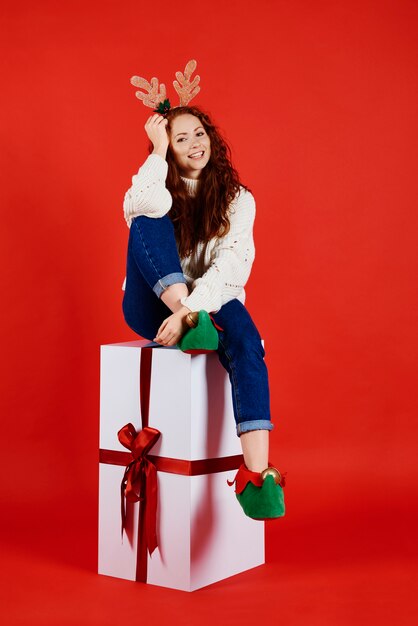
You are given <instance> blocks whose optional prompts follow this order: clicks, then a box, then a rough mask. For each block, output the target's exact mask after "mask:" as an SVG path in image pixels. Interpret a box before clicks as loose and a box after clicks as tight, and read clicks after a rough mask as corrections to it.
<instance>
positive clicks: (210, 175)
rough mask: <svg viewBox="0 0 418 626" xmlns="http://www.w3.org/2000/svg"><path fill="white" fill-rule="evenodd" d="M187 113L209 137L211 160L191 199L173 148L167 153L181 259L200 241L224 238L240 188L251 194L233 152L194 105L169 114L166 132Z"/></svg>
mask: <svg viewBox="0 0 418 626" xmlns="http://www.w3.org/2000/svg"><path fill="white" fill-rule="evenodd" d="M185 113H189V114H190V115H194V116H196V117H198V118H199V120H200V122H201V124H202V126H203V128H204V129H205V131H206V133H207V134H208V135H209V139H210V159H209V162H208V164H207V165H206V167H204V168H203V170H202V173H201V175H200V178H199V181H200V184H199V186H198V192H197V194H196V196H195V197H194V198H192V197H190V196H189V194H188V193H187V189H186V186H185V184H184V182H183V181H182V180H181V178H180V176H181V172H180V170H179V168H178V165H177V163H176V162H175V160H174V155H173V153H172V150H171V147H169V148H168V151H167V162H168V175H167V180H166V185H167V189H168V190H169V192H170V193H171V196H172V198H173V204H172V207H171V209H170V212H169V216H170V218H171V221H172V222H173V224H174V229H175V233H176V240H177V245H178V251H179V255H180V257H181V258H184V257H186V256H188V255H190V254H192V253H193V252H195V250H196V247H197V245H198V243H199V242H205V241H209V239H212V237H222V236H223V235H225V234H226V233H227V232H228V230H229V227H230V224H229V219H228V208H229V206H230V204H231V202H232V201H233V200H234V198H235V197H236V195H237V194H238V193H239V191H240V187H241V186H242V187H244V188H245V189H247V190H248V191H250V190H249V189H248V187H246V186H245V185H243V184H242V183H241V181H240V178H239V175H238V172H237V171H236V169H235V168H234V167H233V165H232V162H231V149H230V147H229V145H228V144H227V143H226V141H225V139H224V138H223V137H222V136H221V134H220V132H219V130H218V128H217V127H216V126H215V125H214V124H213V122H212V121H211V119H210V117H209V116H208V114H207V113H204V112H203V111H202V110H201V109H199V108H198V107H194V106H192V107H189V106H182V107H176V108H174V109H171V110H170V111H168V113H167V114H166V117H167V120H168V124H167V132H168V133H170V130H171V122H172V121H173V120H174V119H175V118H176V117H178V116H179V115H184V114H185ZM151 150H152V146H150V151H151Z"/></svg>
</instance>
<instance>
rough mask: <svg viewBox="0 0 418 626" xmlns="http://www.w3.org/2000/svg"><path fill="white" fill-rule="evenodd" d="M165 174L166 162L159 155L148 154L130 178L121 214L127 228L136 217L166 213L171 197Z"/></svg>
mask: <svg viewBox="0 0 418 626" xmlns="http://www.w3.org/2000/svg"><path fill="white" fill-rule="evenodd" d="M167 173H168V164H167V161H166V160H165V159H163V157H161V156H160V155H159V154H150V155H149V156H148V158H147V159H146V161H145V162H144V164H143V165H142V166H141V167H140V168H139V170H138V173H137V174H135V176H133V177H132V186H131V187H130V188H129V189H128V191H127V192H126V193H125V197H124V200H123V213H124V217H125V221H126V223H127V225H128V227H130V226H131V223H132V220H133V218H134V217H136V216H138V215H145V216H147V217H162V216H163V215H165V214H166V213H168V211H169V210H170V208H171V204H172V197H171V194H170V192H169V191H168V189H167V188H166V186H165V181H166V178H167Z"/></svg>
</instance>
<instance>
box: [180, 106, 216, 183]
mask: <svg viewBox="0 0 418 626" xmlns="http://www.w3.org/2000/svg"><path fill="white" fill-rule="evenodd" d="M170 145H171V149H172V151H173V155H174V159H175V161H176V163H177V165H178V166H179V168H180V171H181V174H182V176H184V177H185V178H199V176H200V173H201V171H202V170H203V168H204V167H205V165H207V163H208V161H209V158H210V139H209V135H208V134H207V133H206V131H205V129H204V128H203V126H202V122H201V121H200V119H199V118H198V117H196V116H195V115H191V114H190V113H184V114H183V115H179V116H178V117H176V118H174V120H173V121H172V122H171V132H170Z"/></svg>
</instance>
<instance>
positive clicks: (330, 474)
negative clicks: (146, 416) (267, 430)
mask: <svg viewBox="0 0 418 626" xmlns="http://www.w3.org/2000/svg"><path fill="white" fill-rule="evenodd" d="M417 14H418V5H417V3H416V2H414V1H406V0H386V1H385V0H382V1H379V0H376V1H371V0H367V1H365V0H363V1H360V0H355V1H348V0H347V1H345V2H344V1H333V2H332V1H326V0H318V1H315V2H312V1H307V0H306V1H302V0H301V1H299V0H297V1H294V2H289V1H288V0H287V1H267V0H260V1H258V2H246V1H245V0H243V1H241V2H237V1H235V0H233V1H231V0H230V1H229V2H223V1H222V2H221V1H219V0H215V1H214V2H212V3H181V4H180V3H175V2H170V3H168V2H164V1H162V2H159V3H155V4H151V3H141V2H138V0H136V1H135V2H134V1H131V0H129V1H128V0H125V1H124V2H110V1H104V0H103V1H102V2H100V3H99V2H88V1H84V2H65V3H63V4H58V3H56V2H49V1H48V2H42V1H39V2H36V3H34V2H16V3H15V4H14V5H13V6H12V5H11V4H10V5H9V6H7V8H3V9H2V20H1V22H2V26H3V29H4V33H3V34H2V37H1V40H2V44H1V46H2V51H1V68H2V98H1V99H2V108H3V110H4V113H3V114H2V119H1V137H2V144H3V146H2V151H1V173H2V184H1V196H2V202H1V206H2V211H3V213H2V229H1V232H2V242H1V254H2V259H1V266H2V269H3V271H4V278H3V280H2V283H3V305H2V310H1V314H2V323H1V329H2V352H3V358H2V383H3V385H4V389H3V392H2V407H1V408H2V439H3V441H2V448H1V461H2V465H3V471H2V473H1V480H2V487H1V494H2V496H1V498H2V500H1V504H2V510H1V523H2V525H4V529H3V531H2V534H1V542H2V544H3V545H2V546H1V552H2V556H3V558H4V559H5V563H4V565H3V566H2V571H1V576H2V581H1V583H0V589H1V593H2V595H3V594H4V599H3V601H2V606H3V609H2V612H3V620H4V623H7V624H8V625H9V624H10V625H14V624H25V625H26V624H31V625H32V624H42V626H48V625H50V624H51V625H56V624H60V625H61V624H82V625H83V624H100V625H109V626H114V625H117V624H122V623H126V621H127V620H128V619H135V621H138V622H139V621H140V622H141V623H143V622H144V619H145V617H149V616H151V615H153V614H154V619H153V622H154V623H157V624H160V623H161V624H162V623H167V622H168V621H170V622H171V623H182V624H195V623H196V622H197V620H199V621H200V622H203V621H204V620H205V619H208V621H211V620H212V619H215V618H216V619H217V620H218V621H221V622H222V623H225V622H226V620H228V621H229V622H230V623H232V624H235V623H239V624H253V623H254V621H255V620H256V619H257V620H259V621H260V622H261V621H263V622H265V621H266V620H267V619H269V621H272V620H274V621H276V620H277V622H278V623H279V622H280V623H283V624H290V625H293V624H309V625H310V626H315V625H317V624H318V625H319V624H321V625H323V624H325V625H328V624H330V625H334V624H335V625H338V626H340V625H345V624H350V625H352V624H356V625H359V624H376V623H379V624H386V623H391V624H396V625H399V624H414V623H416V620H417V607H416V604H415V603H414V598H413V595H414V592H413V576H414V574H415V575H416V523H417V505H416V501H414V493H415V491H416V485H417V462H416V440H417V422H416V416H417V404H418V402H417V394H416V381H417V349H416V348H417V317H418V316H417V308H418V307H417V305H418V298H417V290H416V282H417V280H416V277H417V269H418V268H417V252H416V248H417V237H416V235H417V159H416V150H417V99H418V98H417V86H416V79H417V34H418V33H417V17H418V15H417ZM190 58H196V59H197V61H198V73H199V74H200V75H201V87H202V91H201V93H200V94H199V95H198V96H197V97H196V99H195V101H194V102H195V103H196V104H199V105H201V106H203V107H204V108H205V109H207V110H209V111H210V112H211V113H212V115H213V117H214V119H215V121H216V122H217V123H218V124H219V126H220V127H221V129H223V131H224V133H225V135H226V137H227V139H228V140H229V142H230V144H231V145H232V148H233V154H234V159H235V164H236V166H237V168H238V170H239V171H240V173H241V175H242V178H243V180H244V181H245V182H246V183H247V184H248V185H249V186H250V188H251V189H252V191H253V193H254V196H255V198H256V203H257V218H256V228H255V238H256V249H257V254H256V261H255V265H254V268H253V272H252V276H251V279H250V282H249V285H248V300H247V305H248V308H249V310H250V312H251V313H252V315H253V317H254V319H255V321H256V323H257V324H258V326H259V328H260V330H261V333H262V335H263V337H264V339H265V342H266V349H267V355H268V356H267V359H268V365H269V370H270V378H271V388H272V410H273V419H274V422H275V424H276V429H275V431H274V433H273V435H272V439H271V441H272V450H271V460H272V461H273V462H274V463H275V464H277V465H278V466H279V467H280V468H281V469H282V470H283V471H287V472H288V485H287V487H286V496H287V500H286V502H287V515H286V517H285V518H283V519H282V520H278V521H277V522H274V523H272V524H270V525H268V526H267V529H266V549H267V562H268V563H267V565H265V566H263V567H261V568H258V569H256V570H253V571H251V572H247V573H245V574H242V575H240V576H237V577H234V578H231V579H229V580H226V581H222V582H220V583H218V584H216V585H214V586H212V587H208V588H206V589H204V590H202V591H199V592H195V593H193V594H185V593H181V592H175V591H171V590H161V589H159V588H156V587H154V588H153V587H147V586H143V585H138V584H134V583H128V582H125V581H119V580H116V579H112V578H107V577H100V576H97V575H96V574H95V568H96V559H97V548H96V525H97V495H96V494H97V442H98V409H99V347H100V344H105V343H112V342H120V341H129V340H132V339H134V338H135V335H134V333H133V332H131V331H130V329H129V328H128V327H127V326H126V325H125V322H124V320H123V316H122V311H121V301H122V295H123V293H122V291H121V285H122V281H123V278H124V275H125V254H126V243H127V237H128V229H127V227H126V224H125V222H124V220H123V214H122V200H123V195H124V193H125V191H126V189H127V188H128V187H129V186H130V184H131V176H132V175H133V174H134V173H135V172H136V171H137V169H138V167H139V165H140V164H141V163H142V162H143V160H144V159H145V157H146V148H147V141H146V138H145V133H144V129H143V125H144V123H145V120H146V117H147V116H148V115H149V112H150V110H148V109H145V108H144V107H143V105H142V104H141V103H140V102H139V101H138V100H137V99H136V98H135V96H134V91H135V89H134V88H133V87H132V86H131V85H130V83H129V78H130V76H132V75H134V74H140V75H142V76H145V77H148V78H150V77H151V76H154V75H155V76H158V77H159V78H160V80H161V81H162V82H165V83H166V85H167V88H168V91H169V93H170V95H171V97H172V98H173V99H174V95H175V92H174V90H173V88H172V80H173V79H174V74H175V71H177V70H180V69H181V70H182V69H183V68H184V65H185V63H186V61H187V60H188V59H190ZM215 603H216V604H215ZM154 605H156V606H157V608H155V609H154V608H153V606H154ZM215 611H216V613H215Z"/></svg>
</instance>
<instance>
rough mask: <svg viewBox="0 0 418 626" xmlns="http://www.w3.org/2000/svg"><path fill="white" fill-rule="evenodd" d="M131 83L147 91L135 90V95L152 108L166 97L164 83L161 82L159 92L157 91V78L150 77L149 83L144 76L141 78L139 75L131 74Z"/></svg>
mask: <svg viewBox="0 0 418 626" xmlns="http://www.w3.org/2000/svg"><path fill="white" fill-rule="evenodd" d="M131 84H132V85H134V86H135V87H140V88H141V89H145V90H146V91H147V92H148V93H143V92H142V91H136V92H135V95H136V97H137V98H139V99H140V100H142V102H143V103H144V104H145V106H147V107H152V108H154V107H156V106H158V105H159V104H160V103H161V102H164V101H165V99H166V89H165V85H164V83H161V85H160V93H158V78H155V77H154V78H151V83H149V82H148V81H147V80H145V78H141V76H132V78H131Z"/></svg>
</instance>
